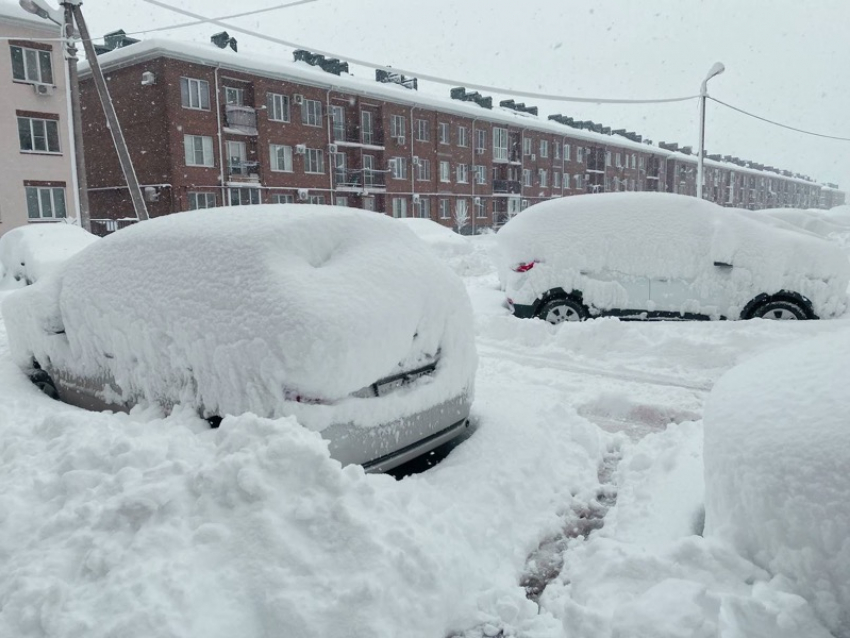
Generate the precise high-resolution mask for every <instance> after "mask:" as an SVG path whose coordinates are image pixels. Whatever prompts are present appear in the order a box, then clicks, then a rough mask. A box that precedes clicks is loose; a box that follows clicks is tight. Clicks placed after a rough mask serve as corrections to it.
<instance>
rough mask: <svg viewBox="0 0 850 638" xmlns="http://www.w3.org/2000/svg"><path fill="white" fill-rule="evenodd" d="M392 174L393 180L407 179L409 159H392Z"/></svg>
mask: <svg viewBox="0 0 850 638" xmlns="http://www.w3.org/2000/svg"><path fill="white" fill-rule="evenodd" d="M390 174H391V175H392V178H393V179H407V158H406V157H393V158H391V159H390Z"/></svg>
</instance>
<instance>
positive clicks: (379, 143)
mask: <svg viewBox="0 0 850 638" xmlns="http://www.w3.org/2000/svg"><path fill="white" fill-rule="evenodd" d="M333 138H334V144H336V145H337V146H358V147H362V148H372V149H374V150H383V149H384V136H383V133H382V132H381V131H374V130H372V131H368V130H367V131H361V130H360V129H359V128H353V129H344V130H343V129H341V128H339V127H337V126H334V129H333Z"/></svg>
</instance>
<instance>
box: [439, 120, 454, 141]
mask: <svg viewBox="0 0 850 638" xmlns="http://www.w3.org/2000/svg"><path fill="white" fill-rule="evenodd" d="M437 129H438V132H439V137H438V139H439V142H440V144H451V143H452V140H451V127H450V126H449V123H448V122H438V123H437Z"/></svg>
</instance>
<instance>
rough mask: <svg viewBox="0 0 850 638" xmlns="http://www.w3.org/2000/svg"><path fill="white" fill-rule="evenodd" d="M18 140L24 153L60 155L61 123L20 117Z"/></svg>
mask: <svg viewBox="0 0 850 638" xmlns="http://www.w3.org/2000/svg"><path fill="white" fill-rule="evenodd" d="M18 140H19V141H20V144H21V150H22V151H32V152H37V153H58V152H59V151H60V149H59V122H58V121H57V120H53V119H50V120H43V119H40V118H32V117H19V118H18Z"/></svg>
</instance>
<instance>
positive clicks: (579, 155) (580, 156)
mask: <svg viewBox="0 0 850 638" xmlns="http://www.w3.org/2000/svg"><path fill="white" fill-rule="evenodd" d="M576 162H578V163H579V164H582V163H583V162H584V148H583V147H581V146H577V147H576Z"/></svg>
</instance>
